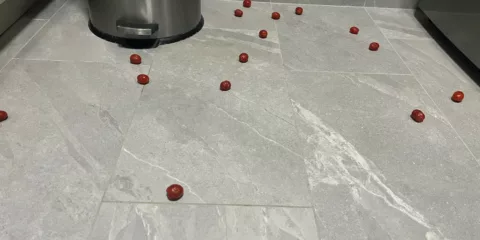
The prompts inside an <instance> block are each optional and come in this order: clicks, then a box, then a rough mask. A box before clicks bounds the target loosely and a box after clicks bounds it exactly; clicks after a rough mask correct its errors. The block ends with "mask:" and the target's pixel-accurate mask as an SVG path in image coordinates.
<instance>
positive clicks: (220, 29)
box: [0, 0, 480, 240]
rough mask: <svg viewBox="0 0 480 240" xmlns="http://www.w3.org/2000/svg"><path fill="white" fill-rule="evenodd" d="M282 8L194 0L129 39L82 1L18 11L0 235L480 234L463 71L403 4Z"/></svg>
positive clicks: (11, 47) (0, 53)
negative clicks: (149, 31)
mask: <svg viewBox="0 0 480 240" xmlns="http://www.w3.org/2000/svg"><path fill="white" fill-rule="evenodd" d="M296 6H297V5H296V4H276V3H270V2H255V1H254V2H253V4H252V8H250V9H243V11H244V16H243V17H242V18H235V17H234V16H233V10H234V9H236V8H242V7H241V2H240V1H220V0H204V1H203V15H204V17H205V21H206V22H205V27H204V29H203V30H202V31H201V32H199V33H198V34H196V35H195V36H193V37H191V38H189V39H187V40H184V41H182V42H177V43H174V44H170V45H164V46H160V47H158V48H156V49H149V50H135V51H133V50H129V49H125V48H121V47H119V46H117V45H116V44H112V43H108V42H105V41H103V40H100V39H98V38H97V37H96V36H94V35H93V34H92V33H91V32H90V31H89V30H88V27H87V20H88V17H87V16H88V14H87V13H88V12H87V11H88V10H87V7H86V5H85V3H84V2H83V1H82V0H68V1H66V2H65V1H62V0H58V1H54V2H52V3H51V4H49V5H47V6H46V7H45V6H44V7H43V8H36V9H34V10H32V11H31V12H29V13H28V14H27V15H26V16H25V17H24V18H22V19H21V20H20V21H19V22H17V24H15V26H13V27H12V28H11V29H10V30H9V31H8V32H7V33H6V34H4V35H3V36H2V37H1V38H0V44H1V46H2V48H1V50H0V68H1V71H0V109H4V110H6V111H8V112H9V115H10V118H9V119H8V120H7V121H5V122H2V123H0V239H1V240H26V239H36V240H40V239H41V240H43V239H45V240H57V239H58V240H63V239H68V240H70V239H71V240H85V239H88V240H147V239H148V240H154V239H161V240H261V239H263V240H265V239H267V240H295V239H297V240H320V239H322V240H323V239H325V240H330V239H339V240H347V239H352V240H363V239H372V240H377V239H378V240H386V239H398V240H407V239H412V240H417V239H426V240H439V239H452V240H453V239H459V240H470V239H472V240H473V239H480V227H479V225H480V222H479V221H480V220H479V217H478V216H479V215H480V169H479V160H480V159H479V158H480V138H479V137H478V136H479V135H480V122H479V119H480V111H479V110H478V109H479V106H480V89H479V87H478V85H477V83H475V81H474V79H473V78H472V77H471V76H470V75H467V74H466V73H465V71H464V70H463V69H462V68H461V67H460V66H459V65H458V63H457V62H455V61H454V60H453V59H452V57H450V56H449V55H448V54H447V53H446V51H445V50H444V49H443V48H442V47H441V46H440V45H439V43H438V42H437V41H435V40H433V39H432V37H431V35H430V34H429V33H428V32H427V31H426V30H425V29H424V28H423V27H422V25H421V24H420V23H419V20H417V18H415V17H414V11H413V10H398V9H380V8H377V9H375V8H363V7H335V6H320V5H302V6H303V8H304V15H302V16H297V15H295V14H294V9H295V7H296ZM272 11H278V12H280V13H281V15H282V16H281V19H280V20H278V21H273V20H272V19H270V14H271V12H272ZM354 25H355V26H358V27H359V28H360V33H359V34H358V35H352V34H350V33H349V32H348V30H349V28H350V27H351V26H354ZM260 29H266V30H268V32H269V35H268V38H267V39H260V38H258V37H257V34H258V31H259V30H260ZM372 41H376V42H378V43H380V49H379V51H377V52H372V51H369V50H368V45H369V43H370V42H372ZM241 52H246V53H248V54H249V55H250V61H249V62H248V63H245V64H242V63H239V62H238V60H237V59H238V55H239V54H240V53H241ZM132 53H139V54H140V55H141V56H142V57H143V64H142V65H130V64H129V63H128V58H129V55H130V54H132ZM139 73H145V74H149V75H150V79H151V81H150V84H148V85H146V86H142V85H139V84H137V83H136V76H137V75H138V74H139ZM225 79H228V80H230V81H231V82H232V89H231V90H230V91H228V92H222V91H219V89H218V88H219V84H220V82H221V81H223V80H225ZM456 90H462V91H463V92H464V93H465V96H466V97H465V100H464V102H462V103H454V102H452V101H451V100H450V96H451V94H452V93H453V92H454V91H456ZM415 108H418V109H421V110H423V111H424V112H425V114H426V119H425V121H424V122H423V123H415V122H414V121H412V120H411V119H410V117H409V114H410V112H411V111H412V110H413V109H415ZM172 183H178V184H181V185H183V186H184V188H185V196H184V197H183V199H181V200H180V201H178V202H175V203H172V202H169V201H168V200H167V198H166V197H165V189H166V187H167V186H168V185H170V184H172Z"/></svg>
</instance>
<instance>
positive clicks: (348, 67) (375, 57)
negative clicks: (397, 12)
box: [273, 4, 409, 73]
mask: <svg viewBox="0 0 480 240" xmlns="http://www.w3.org/2000/svg"><path fill="white" fill-rule="evenodd" d="M295 7H296V5H287V4H274V5H273V9H274V10H275V11H279V12H281V13H283V16H282V20H281V21H277V22H276V23H277V28H278V31H279V37H280V43H281V50H282V56H283V60H284V64H285V66H286V67H287V68H289V69H291V70H299V71H302V70H303V71H335V72H364V73H409V72H408V69H407V68H406V67H405V65H404V64H403V63H402V61H401V59H400V58H399V57H398V56H397V54H396V53H395V51H394V50H393V48H392V47H391V46H390V44H388V41H387V40H386V39H385V38H384V36H383V34H382V33H381V32H380V30H379V29H378V28H377V27H376V26H375V23H374V22H373V21H372V19H371V18H370V16H369V15H368V14H367V12H366V11H365V10H364V9H363V8H346V7H329V6H313V5H308V6H307V5H305V6H304V15H302V16H297V15H295V13H294V9H295ZM351 26H358V27H359V28H360V34H359V35H353V34H350V33H349V28H350V27H351ZM373 41H376V42H379V43H380V45H381V47H380V49H379V51H377V52H372V51H369V50H368V46H369V44H370V42H373Z"/></svg>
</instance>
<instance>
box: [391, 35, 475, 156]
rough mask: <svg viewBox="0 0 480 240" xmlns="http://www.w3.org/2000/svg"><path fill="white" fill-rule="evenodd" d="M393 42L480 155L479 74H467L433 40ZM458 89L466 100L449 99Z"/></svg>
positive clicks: (454, 124)
mask: <svg viewBox="0 0 480 240" xmlns="http://www.w3.org/2000/svg"><path fill="white" fill-rule="evenodd" d="M392 44H393V45H394V46H395V48H396V49H397V51H398V52H399V54H400V55H401V56H402V57H403V58H404V60H405V62H406V63H407V65H408V66H409V68H410V69H411V70H412V72H413V73H414V75H415V76H416V78H417V79H418V81H419V82H420V83H421V84H422V85H423V86H424V87H425V89H426V90H427V92H428V93H429V94H430V96H431V97H432V99H433V100H434V101H435V102H436V103H437V105H438V107H439V108H440V109H441V110H442V111H443V112H444V114H445V115H446V116H447V117H448V119H449V120H450V122H451V123H452V124H453V127H454V128H455V129H456V130H457V132H458V133H459V134H460V136H461V137H462V138H463V140H464V141H465V142H466V144H467V145H468V146H469V148H470V150H471V151H473V153H474V155H475V156H476V157H477V159H480V139H479V138H478V135H479V134H480V123H479V122H478V119H480V112H479V111H477V108H478V106H479V104H480V94H479V93H480V87H479V86H478V84H479V83H476V82H475V79H476V78H475V79H472V78H471V77H470V76H469V75H467V74H466V73H465V71H464V70H463V69H462V68H461V67H460V66H459V65H458V64H457V63H456V62H455V61H454V60H453V59H452V58H451V57H450V56H449V55H448V54H447V53H446V52H445V51H444V50H443V49H442V48H441V47H440V46H439V45H438V44H437V43H436V42H435V41H433V40H431V41H414V40H394V41H392ZM477 77H478V75H477ZM457 90H461V91H463V92H464V93H465V100H464V101H463V102H462V103H460V104H457V103H454V102H453V101H452V100H451V99H450V98H451V96H452V94H453V92H455V91H457Z"/></svg>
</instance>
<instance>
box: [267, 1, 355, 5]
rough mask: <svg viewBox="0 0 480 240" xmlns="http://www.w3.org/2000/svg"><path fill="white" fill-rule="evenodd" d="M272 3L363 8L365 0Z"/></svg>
mask: <svg viewBox="0 0 480 240" xmlns="http://www.w3.org/2000/svg"><path fill="white" fill-rule="evenodd" d="M271 2H272V3H300V4H320V5H337V6H338V5H340V6H363V5H364V4H365V0H271Z"/></svg>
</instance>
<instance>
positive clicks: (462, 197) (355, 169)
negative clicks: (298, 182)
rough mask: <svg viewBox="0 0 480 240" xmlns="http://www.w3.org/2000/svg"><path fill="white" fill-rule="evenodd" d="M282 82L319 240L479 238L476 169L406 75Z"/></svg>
mask: <svg viewBox="0 0 480 240" xmlns="http://www.w3.org/2000/svg"><path fill="white" fill-rule="evenodd" d="M289 84H290V88H291V89H292V90H291V93H290V96H291V98H292V104H293V106H294V107H295V109H296V112H297V114H298V122H297V127H298V129H299V133H300V135H301V137H302V138H303V139H305V150H304V156H305V158H306V161H305V162H306V166H307V172H308V175H309V183H310V188H311V192H312V198H313V199H312V201H313V203H314V207H315V212H316V217H317V228H318V235H319V237H320V239H454V238H458V239H477V238H478V237H479V236H480V231H479V230H478V228H477V227H476V226H477V225H478V224H479V223H478V217H477V216H478V215H479V212H480V210H479V209H480V200H479V199H480V191H479V189H480V188H479V181H480V180H479V179H480V178H479V177H480V172H479V166H478V163H477V162H476V161H475V159H474V158H473V156H472V155H471V153H470V152H469V151H468V150H467V149H466V148H465V146H464V145H463V143H462V141H461V140H460V139H459V138H458V137H457V136H456V134H455V132H454V131H453V129H452V128H451V127H450V125H449V124H448V122H447V121H446V118H445V117H444V116H443V115H442V114H441V113H440V112H439V110H437V108H436V107H435V105H434V103H433V102H432V101H431V100H430V98H429V97H428V96H427V94H426V93H425V92H424V91H423V89H422V88H421V86H420V85H419V84H418V83H417V82H416V81H415V79H414V78H413V76H400V75H397V76H389V75H378V74H376V75H360V74H333V73H298V72H296V73H291V74H290V76H289ZM414 108H420V109H422V110H423V111H424V112H425V113H426V116H427V117H426V119H425V121H424V122H423V123H421V124H419V123H415V122H414V121H412V120H411V119H410V118H409V114H410V112H411V111H412V109H414Z"/></svg>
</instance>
